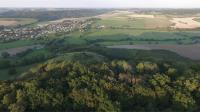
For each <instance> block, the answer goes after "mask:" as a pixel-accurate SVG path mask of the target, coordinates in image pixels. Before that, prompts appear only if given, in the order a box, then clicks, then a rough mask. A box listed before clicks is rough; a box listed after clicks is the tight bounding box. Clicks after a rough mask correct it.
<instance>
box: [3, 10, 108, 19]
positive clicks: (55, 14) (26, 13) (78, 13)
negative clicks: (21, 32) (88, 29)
mask: <svg viewBox="0 0 200 112" xmlns="http://www.w3.org/2000/svg"><path fill="white" fill-rule="evenodd" d="M107 11H110V9H107V10H106V9H92V10H91V9H70V10H9V11H6V12H3V13H2V14H1V15H0V17H3V18H35V19H38V20H39V21H47V20H56V19H60V18H66V17H68V18H77V17H88V16H96V15H99V14H102V13H105V12H107Z"/></svg>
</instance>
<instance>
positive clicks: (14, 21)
mask: <svg viewBox="0 0 200 112" xmlns="http://www.w3.org/2000/svg"><path fill="white" fill-rule="evenodd" d="M34 22H37V20H36V19H32V18H0V25H3V26H16V25H27V24H31V23H34Z"/></svg>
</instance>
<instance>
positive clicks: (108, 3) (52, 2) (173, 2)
mask: <svg viewBox="0 0 200 112" xmlns="http://www.w3.org/2000/svg"><path fill="white" fill-rule="evenodd" d="M0 7H36V8H37V7H38V8H48V7H49V8H200V0H0Z"/></svg>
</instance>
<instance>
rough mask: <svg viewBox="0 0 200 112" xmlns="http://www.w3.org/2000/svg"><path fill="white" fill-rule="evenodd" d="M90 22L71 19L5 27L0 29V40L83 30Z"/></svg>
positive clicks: (38, 36)
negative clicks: (41, 24)
mask: <svg viewBox="0 0 200 112" xmlns="http://www.w3.org/2000/svg"><path fill="white" fill-rule="evenodd" d="M91 24H92V20H89V19H87V20H86V19H85V20H80V19H71V20H64V21H62V22H55V23H50V24H47V25H43V26H36V27H24V28H16V29H12V28H10V29H9V28H5V29H3V30H1V31H0V40H3V41H9V40H18V39H26V38H40V37H43V36H44V37H45V36H48V35H49V34H54V33H69V32H72V31H75V30H80V31H84V30H86V29H87V27H88V26H90V25H91Z"/></svg>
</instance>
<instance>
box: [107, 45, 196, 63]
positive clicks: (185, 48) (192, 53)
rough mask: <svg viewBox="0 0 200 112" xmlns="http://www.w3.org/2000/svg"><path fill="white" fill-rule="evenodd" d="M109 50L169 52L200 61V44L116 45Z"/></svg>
mask: <svg viewBox="0 0 200 112" xmlns="http://www.w3.org/2000/svg"><path fill="white" fill-rule="evenodd" d="M107 47H108V48H122V49H142V50H168V51H172V52H175V53H177V54H179V55H181V56H183V57H187V58H190V59H193V60H200V44H193V45H114V46H107Z"/></svg>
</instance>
